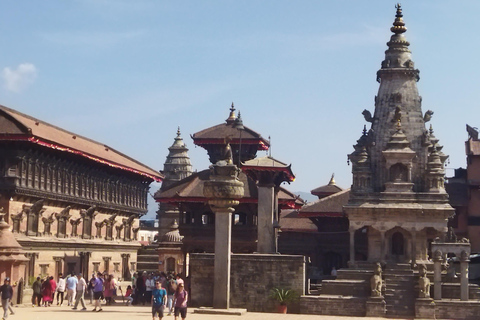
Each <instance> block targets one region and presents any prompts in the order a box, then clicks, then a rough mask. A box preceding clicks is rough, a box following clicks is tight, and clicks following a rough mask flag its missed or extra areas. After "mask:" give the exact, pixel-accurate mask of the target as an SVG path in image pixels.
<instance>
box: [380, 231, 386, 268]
mask: <svg viewBox="0 0 480 320" xmlns="http://www.w3.org/2000/svg"><path fill="white" fill-rule="evenodd" d="M385 249H386V246H385V230H380V261H381V262H384V261H385V259H386V256H387V253H386V252H385Z"/></svg>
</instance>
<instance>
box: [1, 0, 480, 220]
mask: <svg viewBox="0 0 480 320" xmlns="http://www.w3.org/2000/svg"><path fill="white" fill-rule="evenodd" d="M394 6H395V2H393V1H392V2H390V1H385V0H377V1H364V2H360V1H341V0H339V1H320V0H317V1H306V0H296V1H282V0H271V1H267V0H265V1H253V0H252V1H228V0H223V1H220V0H218V1H199V0H192V1H181V0H180V1H153V0H152V1H142V0H135V1H133V0H131V1H122V0H115V1H114V0H84V1H80V0H78V1H75V0H71V1H62V0H55V1H54V0H50V1H49V0H42V1H36V0H32V1H3V2H2V7H1V10H0V48H2V50H1V54H0V72H1V78H0V81H1V82H0V85H1V86H0V104H3V105H6V106H8V107H10V108H14V109H17V110H19V111H21V112H24V113H27V114H30V115H32V116H35V117H37V118H39V119H42V120H44V121H47V122H50V123H52V124H55V125H58V126H60V127H63V128H66V129H68V130H70V131H73V132H75V133H78V134H81V135H84V136H86V137H89V138H91V139H94V140H97V141H100V142H102V143H105V144H107V145H110V146H111V147H113V148H115V149H117V150H120V151H122V152H124V153H126V154H128V155H130V156H131V157H133V158H135V159H137V160H139V161H141V162H143V163H145V164H146V165H148V166H150V167H152V168H154V169H158V170H160V169H162V168H163V163H164V161H165V157H166V155H167V153H168V150H167V148H168V147H169V146H170V145H171V144H172V143H173V138H174V137H175V133H176V130H177V126H180V128H181V131H182V135H183V137H184V139H185V141H186V143H187V146H188V147H189V148H190V151H189V154H190V157H191V159H192V163H193V166H194V169H197V170H202V169H205V168H207V167H208V165H209V163H208V156H207V154H206V151H205V150H204V149H202V148H195V147H194V146H193V143H192V141H191V139H190V138H189V135H190V134H193V133H195V132H198V131H200V130H202V129H204V128H206V127H209V126H213V125H216V124H218V123H221V122H222V121H224V120H225V119H226V118H227V116H228V109H229V107H230V104H231V102H232V101H233V102H234V103H235V106H236V108H237V110H240V111H241V113H242V118H243V120H244V124H245V125H247V126H249V127H250V128H252V129H254V130H256V131H257V132H259V133H261V134H262V135H263V136H264V137H266V138H267V137H268V136H271V139H272V156H273V157H275V158H277V159H279V160H281V161H284V162H287V163H291V164H292V168H293V171H294V173H295V174H296V175H297V179H296V181H295V182H294V183H292V185H291V186H287V188H289V189H290V190H292V191H307V192H308V191H310V190H311V189H313V188H316V187H318V186H320V185H323V184H326V183H327V182H328V180H329V178H330V176H331V174H332V173H335V177H336V180H337V183H338V184H339V185H340V186H342V187H345V188H346V187H349V186H350V184H351V173H350V171H351V167H349V166H348V165H347V154H348V153H350V152H352V150H353V148H352V145H353V144H355V142H356V140H357V139H358V138H359V137H360V134H361V132H362V129H363V125H364V124H365V121H364V119H363V116H362V114H361V112H362V111H363V110H364V109H369V110H370V111H372V113H373V110H374V106H373V101H374V96H375V95H376V93H377V90H378V83H377V82H376V81H375V79H376V72H377V70H378V69H379V68H380V63H381V61H382V60H383V58H384V51H385V50H386V42H387V41H388V40H389V38H390V34H391V33H390V31H389V29H390V27H391V25H392V22H393V20H394V15H395V7H394ZM402 7H403V13H404V20H405V22H406V25H407V28H408V31H407V33H406V37H407V39H408V40H409V41H410V43H411V46H410V49H411V51H412V56H413V60H414V62H415V66H416V67H417V68H419V69H420V78H421V79H420V82H419V83H418V86H419V91H420V94H421V95H422V97H423V110H424V111H426V110H427V109H431V110H433V111H434V112H435V114H434V116H433V119H432V121H431V122H430V123H431V124H432V125H433V128H434V130H435V135H436V136H437V137H438V138H439V139H440V143H441V144H443V145H444V152H445V153H446V154H449V155H450V163H449V164H448V168H449V169H448V170H447V174H449V175H451V174H453V170H451V169H450V168H457V167H460V166H465V150H464V141H465V140H466V139H467V133H466V131H465V124H466V123H468V124H470V125H472V126H474V127H476V126H479V127H480V117H479V115H480V108H479V107H478V104H479V101H480V88H479V80H478V74H480V59H479V57H478V52H480V50H479V41H478V31H477V28H476V25H475V21H477V20H478V12H479V11H480V2H479V1H473V0H472V1H467V0H464V1H455V2H453V1H441V0H440V1H410V0H409V1H403V2H402ZM263 155H265V153H264V152H260V153H259V156H263ZM158 188H159V185H152V190H151V191H152V193H153V192H155V191H156V189H158ZM150 211H155V207H152V206H151V208H150Z"/></svg>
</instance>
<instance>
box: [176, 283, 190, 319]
mask: <svg viewBox="0 0 480 320" xmlns="http://www.w3.org/2000/svg"><path fill="white" fill-rule="evenodd" d="M173 298H174V306H175V311H174V312H175V313H174V315H175V318H174V319H175V320H177V319H178V315H179V314H180V316H181V317H182V320H185V318H186V317H187V302H188V292H187V291H186V290H185V289H184V287H183V283H179V284H178V285H177V290H176V291H175V294H174V296H173Z"/></svg>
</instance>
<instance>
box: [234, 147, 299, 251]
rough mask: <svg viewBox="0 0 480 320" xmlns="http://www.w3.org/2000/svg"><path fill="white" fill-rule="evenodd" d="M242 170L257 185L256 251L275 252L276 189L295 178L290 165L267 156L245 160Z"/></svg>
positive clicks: (277, 213)
mask: <svg viewBox="0 0 480 320" xmlns="http://www.w3.org/2000/svg"><path fill="white" fill-rule="evenodd" d="M242 171H243V172H245V174H247V175H248V176H249V177H250V178H252V179H253V180H254V181H256V182H257V186H258V223H257V225H258V228H257V237H258V243H257V252H258V253H276V252H277V229H278V228H277V226H278V225H279V224H278V217H279V212H278V191H279V187H280V184H281V183H282V182H289V183H290V182H292V181H294V180H295V176H294V174H293V172H292V169H291V166H290V165H288V166H287V165H286V164H285V163H283V162H280V161H278V160H275V159H274V158H272V157H269V156H267V157H262V158H258V159H254V160H250V161H247V162H245V163H244V164H243V166H242Z"/></svg>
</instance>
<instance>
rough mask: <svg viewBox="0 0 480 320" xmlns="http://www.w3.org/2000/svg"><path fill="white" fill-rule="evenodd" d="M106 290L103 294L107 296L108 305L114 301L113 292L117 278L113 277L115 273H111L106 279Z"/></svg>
mask: <svg viewBox="0 0 480 320" xmlns="http://www.w3.org/2000/svg"><path fill="white" fill-rule="evenodd" d="M104 287H105V290H104V291H103V296H104V297H105V301H106V304H107V306H108V305H111V304H112V301H113V294H114V291H115V280H114V279H113V275H112V274H111V275H109V276H108V278H107V279H106V280H105V283H104Z"/></svg>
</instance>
